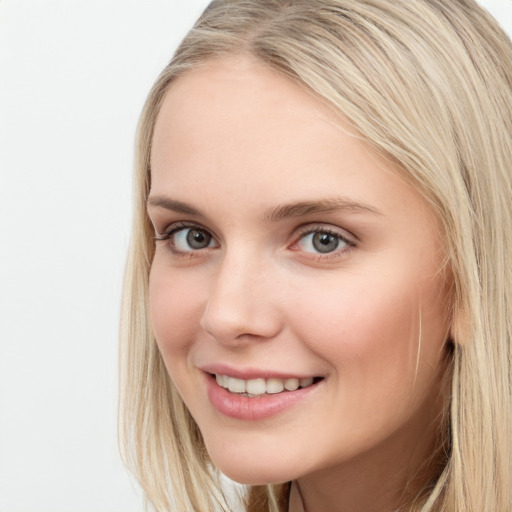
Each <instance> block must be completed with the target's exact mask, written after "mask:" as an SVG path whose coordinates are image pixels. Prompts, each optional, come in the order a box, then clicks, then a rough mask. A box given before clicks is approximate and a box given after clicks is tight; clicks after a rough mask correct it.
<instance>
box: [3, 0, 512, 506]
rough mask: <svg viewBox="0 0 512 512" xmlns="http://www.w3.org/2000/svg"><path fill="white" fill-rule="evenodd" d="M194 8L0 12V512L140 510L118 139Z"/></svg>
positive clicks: (505, 16)
mask: <svg viewBox="0 0 512 512" xmlns="http://www.w3.org/2000/svg"><path fill="white" fill-rule="evenodd" d="M207 3H208V0H181V1H179V0H167V1H161V0H159V1H157V0H149V1H143V0H47V1H44V0H41V1H36V0H32V1H27V0H0V512H141V511H142V509H143V507H142V499H141V496H140V494H139V492H138V491H137V486H136V485H135V484H134V483H133V481H132V480H131V479H130V478H129V476H128V474H127V472H126V470H125V469H124V468H123V466H122V464H121V462H120V459H119V456H118V452H117V440H116V401H117V336H118V318H119V300H120V293H121V280H122V273H123V267H124V259H125V253H126V249H127V244H128V232H129V222H130V209H131V207H130V200H131V174H132V154H133V150H132V147H133V139H134V132H135V125H136V122H137V118H138V115H139V112H140V109H141V106H142V103H143V101H144V98H145V95H146V94H147V92H148V90H149V88H150V86H151V84H152V82H153V81H154V79H155V78H156V76H157V74H158V73H159V71H160V70H161V69H162V68H163V67H164V65H165V64H166V63H167V61H168V60H169V59H170V57H171V54H172V52H173V49H174V47H175V45H176V44H177V43H178V41H179V40H180V39H181V37H182V36H183V35H184V34H185V32H186V30H187V28H188V27H189V26H190V25H191V24H192V22H193V21H194V20H195V18H196V17H197V16H198V15H199V14H200V12H201V10H202V8H204V7H205V6H206V4H207ZM482 3H483V4H484V5H485V6H487V7H488V8H489V10H491V12H492V13H493V14H494V15H495V16H496V17H497V18H498V19H499V20H500V21H501V23H502V24H503V26H505V28H506V29H507V30H508V32H509V34H512V0H494V1H491V0H486V1H483V2H482Z"/></svg>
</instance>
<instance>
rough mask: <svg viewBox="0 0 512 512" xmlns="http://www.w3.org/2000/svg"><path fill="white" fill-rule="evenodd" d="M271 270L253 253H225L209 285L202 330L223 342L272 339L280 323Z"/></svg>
mask: <svg viewBox="0 0 512 512" xmlns="http://www.w3.org/2000/svg"><path fill="white" fill-rule="evenodd" d="M270 271H271V269H270V268H269V264H268V263H267V264H266V263H265V262H264V260H263V259H262V257H261V255H258V254H257V253H256V252H254V251H250V250H246V249H238V250H235V249H234V250H232V251H226V253H225V254H224V256H223V257H222V260H221V261H220V262H219V263H218V266H217V269H216V272H215V277H214V278H213V279H212V281H211V283H210V290H209V296H208V301H207V304H206V307H205V310H204V313H203V317H202V321H201V323H202V326H203V328H204V329H205V330H206V331H207V332H208V333H209V334H211V335H212V336H214V337H215V338H216V339H217V340H218V341H220V342H222V343H239V342H240V341H241V340H242V339H243V340H249V339H263V338H272V337H274V336H275V335H276V334H277V333H278V332H279V330H280V322H279V314H278V311H277V309H276V308H275V307H272V305H271V304H272V301H273V298H274V293H273V292H275V291H276V290H277V288H275V285H273V281H272V278H271V276H270V275H269V272H270Z"/></svg>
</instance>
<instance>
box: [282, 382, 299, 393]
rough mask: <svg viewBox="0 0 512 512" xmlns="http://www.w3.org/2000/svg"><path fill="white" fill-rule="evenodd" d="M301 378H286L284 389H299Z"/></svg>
mask: <svg viewBox="0 0 512 512" xmlns="http://www.w3.org/2000/svg"><path fill="white" fill-rule="evenodd" d="M299 385H300V383H299V379H286V380H285V381H284V389H286V390H288V391H295V390H296V389H299Z"/></svg>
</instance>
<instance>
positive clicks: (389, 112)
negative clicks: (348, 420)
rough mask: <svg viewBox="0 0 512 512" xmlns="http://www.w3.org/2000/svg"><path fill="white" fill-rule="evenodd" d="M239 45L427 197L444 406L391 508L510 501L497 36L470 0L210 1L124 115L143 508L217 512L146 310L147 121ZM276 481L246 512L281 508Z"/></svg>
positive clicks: (511, 414)
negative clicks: (433, 463)
mask: <svg viewBox="0 0 512 512" xmlns="http://www.w3.org/2000/svg"><path fill="white" fill-rule="evenodd" d="M236 54H243V55H250V56H252V57H253V58H256V59H258V60H259V61H260V62H262V63H264V64H265V65H268V66H270V67H271V68H272V69H274V70H276V71H277V72H279V73H281V74H283V75H285V76H286V77H288V78H289V79H290V80H292V81H293V82H295V83H296V84H298V85H299V86H301V87H305V88H307V89H308V90H310V91H312V92H313V93H314V94H315V95H316V96H317V97H319V98H320V99H322V100H323V101H325V102H326V103H327V104H329V105H331V106H332V108H334V109H335V110H337V111H338V112H340V113H342V114H343V117H344V118H345V119H346V120H348V122H349V123H350V124H351V126H352V127H353V129H354V130H355V131H356V133H358V134H359V136H360V137H361V138H362V139H364V140H365V141H366V142H368V143H369V144H370V145H371V146H372V147H373V148H374V149H375V150H376V151H377V152H379V153H380V154H381V155H383V156H384V157H386V158H388V159H390V160H392V161H393V162H394V163H395V164H396V165H397V167H398V168H399V169H400V172H401V173H402V174H403V176H404V177H405V178H406V179H407V180H408V181H409V182H410V183H412V184H413V186H414V187H416V189H417V190H418V191H419V192H420V193H421V194H422V195H423V197H424V198H426V199H427V201H428V202H429V204H430V205H431V207H432V209H433V211H434V212H435V213H436V215H437V216H438V218H439V222H440V225H441V226H442V229H443V233H442V234H443V239H444V244H445V252H446V255H447V256H446V265H447V266H448V267H449V269H450V272H451V274H452V276H453V290H452V291H453V294H452V295H453V299H452V311H451V314H452V330H451V338H452V341H453V346H454V349H453V353H452V358H453V359H452V373H451V379H452V382H451V395H450V397H451V400H450V403H449V410H448V411H447V413H448V418H449V419H448V421H447V426H446V429H445V432H444V439H443V440H442V442H443V446H445V447H448V448H446V452H447V453H445V458H444V462H443V467H442V468H441V470H440V474H439V475H438V477H437V478H436V481H435V482H433V483H432V484H431V485H430V486H429V487H428V488H426V489H424V490H423V492H422V493H421V495H420V496H421V498H420V499H418V500H416V501H415V503H414V504H410V503H409V504H407V507H408V508H407V510H415V511H422V512H428V511H446V512H460V511H462V510H463V511H465V512H482V511H484V510H485V511H493V512H494V511H496V512H505V511H510V510H512V496H511V494H512V493H511V491H512V474H511V463H512V400H511V390H512V381H511V380H512V376H511V375H512V372H511V361H512V354H511V335H512V263H511V262H510V261H509V258H510V257H511V256H512V45H511V43H510V40H509V39H508V38H507V36H506V35H505V34H504V32H503V31H502V30H501V29H500V28H499V26H498V25H497V23H496V22H495V20H493V19H492V17H491V16H490V15H489V14H488V13H487V12H486V11H484V10H483V9H482V8H480V7H479V6H478V5H477V4H476V3H475V1H473V0H214V1H213V2H212V3H211V4H210V5H209V6H208V8H207V9H206V10H205V12H204V13H203V15H202V16H201V17H200V18H199V20H198V21H197V22H196V24H195V26H194V27H193V28H192V30H191V31H190V32H189V33H188V35H187V36H186V37H185V39H184V40H183V42H182V43H181V45H180V47H179V48H178V50H177V51H176V53H175V55H174V57H173V59H172V61H171V62H170V64H169V65H168V66H167V67H166V68H165V69H164V71H163V72H162V74H161V75H160V77H159V78H158V80H157V82H156V83H155V85H154V87H153V89H152V91H151V93H150V95H149V97H148V99H147V102H146V104H145V107H144V110H143V112H142V116H141V119H140V124H139V130H138V136H137V152H136V163H135V165H136V177H135V211H134V221H133V231H132V239H131V248H130V252H129V258H128V264H127V269H126V277H125V288H124V300H123V316H122V329H121V382H120V387H121V399H120V442H121V449H122V454H123V457H124V460H125V462H126V463H127V464H128V465H129V467H130V468H131V470H132V472H133V473H134V474H135V475H136V477H137V478H138V480H139V482H140V483H141V485H142V487H143V489H144V491H145V493H146V496H147V497H148V500H149V501H150V502H151V503H152V505H153V506H154V508H155V509H156V510H157V511H158V512H165V511H170V510H179V511H194V512H211V511H212V510H224V511H228V510H229V505H228V504H227V503H226V500H225V498H224V494H223V492H222V486H221V482H220V481H219V476H218V474H217V472H216V470H215V469H214V467H213V466H212V463H211V461H210V459H209V457H208V454H207V452H206V450H205V447H204V443H203V441H202V438H201V433H200V432H199V429H198V427H197V425H196V424H195V422H194V420H193V419H192V417H191V416H190V414H189V412H188V411H187V409H186V407H185V406H184V404H183V402H182V400H181V398H180V396H179V395H178V393H177V391H176V389H175V388H174V386H173V384H172V382H171V381H170V379H169V377H168V375H167V372H166V370H165V367H164V365H163V362H162V359H161V356H160V354H159V351H158V349H157V346H156V343H155V340H154V337H153V334H152V331H151V326H150V323H149V320H148V300H147V299H148V276H149V270H150V266H151V261H152V257H153V251H154V247H153V244H154V241H153V238H152V229H151V225H150V222H149V220H148V217H147V214H146V200H147V197H148V193H149V188H150V180H151V174H150V152H151V141H152V136H153V129H154V125H155V120H156V116H157V114H158V112H159V109H160V106H161V104H162V101H163V98H164V95H165V93H166V91H167V89H168V88H169V87H170V86H171V84H172V83H173V81H174V80H175V79H176V78H177V77H179V76H180V75H182V74H183V73H186V72H187V70H189V69H191V68H194V67H197V66H199V65H201V64H202V63H204V62H205V61H207V60H208V59H213V58H222V57H223V56H227V55H236ZM287 489H288V486H287V484H283V485H269V486H260V487H253V488H251V489H250V490H249V498H248V500H249V503H248V505H247V510H252V511H256V510H257V511H265V510H266V511H269V512H277V511H279V510H283V509H285V508H284V507H285V506H286V499H287Z"/></svg>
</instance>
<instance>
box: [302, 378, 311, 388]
mask: <svg viewBox="0 0 512 512" xmlns="http://www.w3.org/2000/svg"><path fill="white" fill-rule="evenodd" d="M299 382H300V387H301V388H307V387H308V386H311V384H313V377H306V378H305V379H300V381H299Z"/></svg>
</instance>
